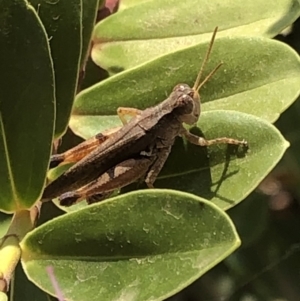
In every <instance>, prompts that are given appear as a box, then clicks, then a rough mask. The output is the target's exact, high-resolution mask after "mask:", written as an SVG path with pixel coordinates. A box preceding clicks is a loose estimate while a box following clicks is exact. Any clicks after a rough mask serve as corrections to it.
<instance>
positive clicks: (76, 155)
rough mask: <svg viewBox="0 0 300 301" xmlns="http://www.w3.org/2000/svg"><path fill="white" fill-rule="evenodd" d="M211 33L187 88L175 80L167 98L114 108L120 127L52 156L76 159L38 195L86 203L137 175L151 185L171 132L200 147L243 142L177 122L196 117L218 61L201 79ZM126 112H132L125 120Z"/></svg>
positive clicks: (57, 161)
mask: <svg viewBox="0 0 300 301" xmlns="http://www.w3.org/2000/svg"><path fill="white" fill-rule="evenodd" d="M216 33H217V28H216V29H215V30H214V33H213V35H212V38H211V41H210V44H209V47H208V50H207V52H206V56H205V58H204V60H203V63H202V65H201V68H200V71H199V73H198V76H197V78H196V81H195V84H194V86H193V87H192V88H191V87H189V86H188V85H187V84H178V85H176V86H175V87H174V89H173V91H172V93H171V94H170V96H169V97H168V98H167V99H165V100H164V101H163V102H161V103H160V104H158V105H156V106H154V107H151V108H147V109H145V110H138V109H134V108H119V109H118V111H117V113H118V115H119V117H120V119H121V121H122V123H123V127H118V128H115V129H112V130H108V131H105V132H103V133H100V134H98V135H96V136H95V137H93V138H91V139H89V140H87V141H85V142H83V143H81V144H79V145H78V146H76V147H75V148H72V149H70V150H68V151H66V152H65V153H63V154H58V155H54V156H52V158H51V162H50V167H54V166H56V165H59V164H61V163H68V162H77V163H75V164H74V165H73V166H72V167H71V168H70V169H69V170H67V171H66V172H65V173H63V174H62V175H61V176H60V177H58V178H57V179H56V180H54V181H53V182H51V183H50V184H49V185H48V186H47V187H46V188H45V190H44V193H43V196H42V200H43V201H47V200H49V199H52V198H55V197H59V200H60V203H61V204H62V205H65V206H70V205H72V204H74V203H76V202H78V201H80V200H82V199H87V202H88V203H92V202H95V201H99V200H101V199H104V198H105V197H107V196H108V195H109V194H110V193H111V192H112V191H114V190H116V189H118V188H122V187H124V186H126V185H129V184H130V183H132V182H135V181H137V180H139V179H141V178H142V179H144V181H145V183H146V184H147V186H148V187H149V188H153V184H154V182H155V180H156V178H157V176H158V174H159V172H160V171H161V169H162V167H163V166H164V163H165V161H166V160H167V158H168V156H169V153H170V151H171V148H172V146H173V144H174V141H175V138H176V137H177V136H182V137H185V138H186V139H187V140H188V141H189V142H191V143H193V144H195V145H200V146H210V145H212V144H218V143H225V144H234V145H242V146H244V147H247V142H246V141H244V140H243V141H239V140H236V139H232V138H227V137H223V138H216V139H213V140H205V139H204V138H202V137H198V136H196V135H194V134H192V133H190V132H189V131H188V130H186V129H185V128H184V127H183V123H186V124H189V125H193V124H195V123H196V122H197V121H198V119H199V116H200V112H201V109H200V95H199V90H200V89H201V87H202V86H203V85H204V84H205V83H206V82H207V81H208V80H209V79H210V78H211V77H212V76H213V74H214V73H215V72H216V71H217V70H218V69H219V68H220V67H221V65H222V63H220V64H218V65H217V66H216V67H215V68H214V69H213V70H212V71H211V72H210V73H209V74H208V76H206V78H205V79H204V80H203V81H202V82H201V76H202V72H203V69H204V67H205V65H206V63H207V61H208V59H209V56H210V53H211V50H212V46H213V43H214V40H215V36H216ZM126 115H129V116H131V117H132V118H131V120H130V121H129V122H127V121H126V119H125V117H124V116H126Z"/></svg>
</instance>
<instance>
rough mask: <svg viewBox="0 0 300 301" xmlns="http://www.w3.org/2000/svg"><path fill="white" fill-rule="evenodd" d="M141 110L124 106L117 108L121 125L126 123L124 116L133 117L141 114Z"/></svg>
mask: <svg viewBox="0 0 300 301" xmlns="http://www.w3.org/2000/svg"><path fill="white" fill-rule="evenodd" d="M141 112H142V111H141V110H139V109H135V108H125V107H120V108H118V110H117V113H118V116H119V118H120V120H121V121H122V123H123V125H125V124H127V120H126V118H125V116H126V115H128V116H131V117H135V116H137V115H140V114H141Z"/></svg>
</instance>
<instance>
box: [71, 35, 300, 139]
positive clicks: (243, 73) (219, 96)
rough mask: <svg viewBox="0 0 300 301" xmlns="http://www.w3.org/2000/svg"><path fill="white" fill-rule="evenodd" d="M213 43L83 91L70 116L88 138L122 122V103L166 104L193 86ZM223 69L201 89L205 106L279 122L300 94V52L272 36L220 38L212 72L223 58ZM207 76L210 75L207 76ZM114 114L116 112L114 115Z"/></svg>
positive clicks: (142, 106)
mask: <svg viewBox="0 0 300 301" xmlns="http://www.w3.org/2000/svg"><path fill="white" fill-rule="evenodd" d="M207 47H208V44H207V43H205V44H199V45H196V46H192V47H189V48H186V49H184V50H180V51H177V52H174V53H171V54H168V55H165V56H163V57H161V58H159V59H156V60H153V61H151V62H148V63H146V64H144V65H141V66H139V67H137V68H134V69H131V70H128V71H126V72H123V73H121V74H118V75H116V76H113V77H111V78H109V79H107V80H105V81H102V82H100V83H98V84H96V85H94V86H91V87H90V88H88V89H86V90H83V91H82V92H81V93H80V94H78V95H77V97H76V101H75V104H74V109H73V115H72V117H71V120H70V126H71V128H72V130H73V131H74V132H75V133H76V134H77V135H79V136H83V137H85V138H87V137H90V136H92V135H94V134H95V129H94V131H93V130H91V129H90V126H89V124H90V123H92V124H93V123H95V122H97V123H98V125H97V130H96V132H97V131H101V130H103V129H105V128H109V127H113V126H119V125H120V124H121V122H120V121H119V120H118V118H117V117H116V116H115V114H116V110H117V108H118V107H120V106H128V107H136V108H139V109H145V108H147V107H150V106H153V105H156V104H158V103H159V102H161V101H162V100H163V99H164V98H166V95H167V93H170V92H171V91H172V89H173V87H174V86H175V85H176V84H178V83H180V82H186V83H188V84H190V85H193V83H194V81H195V78H196V75H197V72H198V70H199V65H200V62H199V59H198V58H199V57H201V58H202V57H203V56H204V53H205V52H206V49H207ZM221 60H222V61H223V62H224V65H223V66H222V67H221V70H220V71H218V72H217V73H216V74H215V76H214V77H213V78H212V79H211V80H210V81H209V82H208V83H207V84H206V85H205V86H204V88H203V89H202V90H201V91H200V93H201V96H202V103H203V106H202V109H203V111H205V110H218V109H230V110H237V111H241V112H245V113H250V114H254V115H256V116H259V117H262V118H265V119H267V120H269V121H272V122H273V121H275V120H276V119H277V118H278V117H279V115H280V113H282V112H283V111H284V110H285V109H286V108H287V107H288V106H289V105H290V104H291V103H292V102H293V101H294V100H295V99H296V98H297V96H298V95H299V87H300V60H299V56H298V55H297V54H296V53H295V51H294V50H292V49H291V48H290V47H288V46H286V45H285V44H283V43H281V42H278V41H273V40H269V39H266V38H249V37H234V38H221V39H218V40H217V41H216V42H215V45H214V49H213V53H212V57H211V60H210V63H209V64H208V66H207V67H206V68H205V69H206V72H205V73H206V74H208V72H209V71H210V70H212V68H213V67H215V66H216V65H217V64H218V63H219V62H220V61H221ZM206 74H204V75H206ZM111 115H114V116H111Z"/></svg>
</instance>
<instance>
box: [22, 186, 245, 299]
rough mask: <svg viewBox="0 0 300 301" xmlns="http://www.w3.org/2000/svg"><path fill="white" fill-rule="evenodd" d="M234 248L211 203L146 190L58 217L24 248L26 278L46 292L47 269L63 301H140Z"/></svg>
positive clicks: (235, 241) (173, 288) (233, 237)
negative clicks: (53, 278) (56, 284)
mask: <svg viewBox="0 0 300 301" xmlns="http://www.w3.org/2000/svg"><path fill="white" fill-rule="evenodd" d="M145 212H147V214H145ZM54 242H55V243H54ZM239 244H240V241H239V238H238V236H237V233H236V231H235V229H234V226H233V224H232V223H231V221H230V219H229V218H228V217H227V215H226V214H225V213H224V212H223V211H222V210H220V209H218V208H217V207H216V206H214V205H213V204H211V203H210V202H208V201H205V200H203V199H200V198H197V197H195V196H193V195H189V194H186V193H180V192H174V191H169V190H148V191H139V192H134V193H130V194H126V195H123V196H121V197H116V198H114V199H111V200H109V201H106V202H103V203H101V204H95V205H92V206H89V207H87V208H85V209H83V210H79V211H77V212H74V213H70V214H67V215H64V216H62V217H59V218H56V219H54V220H52V221H50V222H48V223H46V224H44V225H42V226H41V227H39V228H37V229H36V230H34V231H32V232H31V233H29V234H28V235H27V236H26V237H25V239H24V240H23V242H22V243H21V247H22V251H23V252H22V256H23V260H22V264H23V268H24V270H25V272H26V274H27V275H28V277H29V279H31V281H33V282H34V283H35V284H36V285H38V286H39V287H41V288H42V289H43V290H45V291H47V292H49V293H50V294H53V293H54V291H53V287H52V284H51V282H50V280H49V277H48V276H47V274H46V267H47V266H52V267H53V269H54V274H55V277H56V279H57V282H58V283H59V285H60V288H61V291H62V294H63V295H64V298H65V299H68V300H72V301H76V300H78V301H79V300H80V301H81V300H83V299H85V300H86V299H88V300H91V301H94V300H95V301H96V300H97V301H98V300H100V299H101V300H125V299H126V300H127V299H128V300H140V301H143V300H149V299H151V300H162V299H164V298H166V297H168V296H170V295H173V294H174V293H176V292H177V291H179V290H181V289H182V288H184V287H185V286H187V285H188V284H190V283H191V282H193V281H194V280H195V279H197V278H198V277H200V276H201V275H202V274H204V273H205V272H206V271H207V270H209V269H210V268H212V267H213V266H214V265H216V264H217V263H218V262H220V261H221V260H223V259H224V258H226V257H227V256H228V255H229V254H230V253H232V252H233V251H234V250H235V249H236V248H237V247H238V246H239Z"/></svg>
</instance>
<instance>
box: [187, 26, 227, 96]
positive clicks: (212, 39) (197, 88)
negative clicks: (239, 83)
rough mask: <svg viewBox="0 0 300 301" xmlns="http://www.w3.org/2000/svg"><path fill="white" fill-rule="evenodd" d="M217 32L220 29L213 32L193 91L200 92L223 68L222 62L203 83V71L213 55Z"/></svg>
mask: <svg viewBox="0 0 300 301" xmlns="http://www.w3.org/2000/svg"><path fill="white" fill-rule="evenodd" d="M217 31H218V27H216V28H215V30H214V32H213V35H212V37H211V40H210V43H209V47H208V49H207V51H206V55H205V58H204V60H203V63H202V65H201V67H200V71H199V73H198V75H197V78H196V81H195V84H194V86H193V90H195V91H197V92H199V90H200V89H201V88H202V86H204V84H205V83H206V82H207V81H208V80H209V79H210V78H211V77H212V76H213V75H214V74H215V73H216V72H217V70H218V69H219V68H220V67H221V66H222V64H223V63H222V62H221V63H219V64H218V65H217V66H216V67H215V68H214V69H213V70H212V71H211V72H210V73H209V74H208V75H207V76H206V77H205V79H204V80H203V81H202V82H201V76H202V73H203V70H204V67H205V65H206V63H207V62H208V60H209V56H210V54H211V50H212V47H213V44H214V41H215V37H216V34H217Z"/></svg>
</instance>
